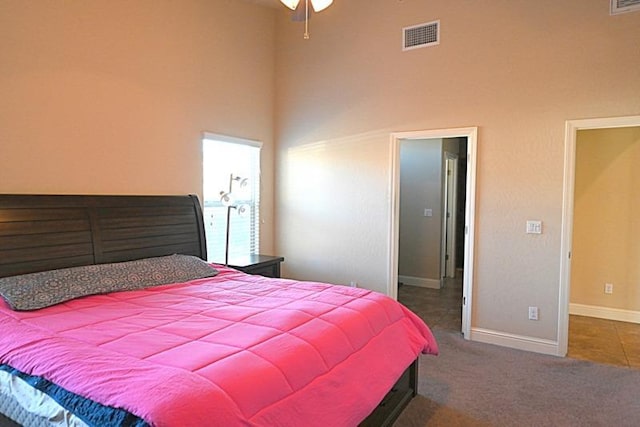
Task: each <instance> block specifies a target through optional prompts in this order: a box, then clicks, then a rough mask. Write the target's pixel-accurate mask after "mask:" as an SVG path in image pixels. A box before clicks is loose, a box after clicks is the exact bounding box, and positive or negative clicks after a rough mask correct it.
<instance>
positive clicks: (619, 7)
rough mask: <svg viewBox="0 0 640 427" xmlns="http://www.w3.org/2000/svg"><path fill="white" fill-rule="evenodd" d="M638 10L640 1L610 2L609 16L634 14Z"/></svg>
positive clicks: (622, 0)
mask: <svg viewBox="0 0 640 427" xmlns="http://www.w3.org/2000/svg"><path fill="white" fill-rule="evenodd" d="M639 10H640V0H611V14H612V15H617V14H618V13H625V12H636V11H639Z"/></svg>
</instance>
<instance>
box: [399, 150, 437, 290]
mask: <svg viewBox="0 0 640 427" xmlns="http://www.w3.org/2000/svg"><path fill="white" fill-rule="evenodd" d="M442 150H443V140H442V139H428V140H425V139H411V140H403V141H401V143H400V232H399V246H398V247H399V249H398V250H399V252H398V275H399V276H408V277H407V278H404V277H401V278H400V279H399V280H400V281H402V282H405V283H409V284H416V283H414V282H417V284H419V283H420V280H415V279H426V280H428V281H429V282H431V283H423V285H431V286H433V285H434V282H435V284H437V285H439V283H440V245H441V241H442V173H443V172H442V152H443V151H442ZM425 209H431V212H432V215H433V216H430V217H427V216H425V215H424V210H425ZM438 287H439V286H438Z"/></svg>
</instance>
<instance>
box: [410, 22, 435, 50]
mask: <svg viewBox="0 0 640 427" xmlns="http://www.w3.org/2000/svg"><path fill="white" fill-rule="evenodd" d="M437 44H440V21H433V22H427V23H426V24H419V25H413V26H411V27H405V28H403V29H402V50H411V49H417V48H419V47H427V46H434V45H437Z"/></svg>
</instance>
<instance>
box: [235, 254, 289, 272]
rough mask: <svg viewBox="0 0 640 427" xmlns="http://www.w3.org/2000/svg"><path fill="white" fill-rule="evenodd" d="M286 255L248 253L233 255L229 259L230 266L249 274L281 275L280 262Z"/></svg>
mask: <svg viewBox="0 0 640 427" xmlns="http://www.w3.org/2000/svg"><path fill="white" fill-rule="evenodd" d="M283 261H284V257H281V256H271V255H258V254H253V255H246V256H241V257H237V256H236V257H233V258H231V259H230V260H229V267H231V268H235V269H236V270H240V271H243V272H245V273H247V274H257V275H259V276H265V277H280V263H281V262H283Z"/></svg>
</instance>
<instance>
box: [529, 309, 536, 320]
mask: <svg viewBox="0 0 640 427" xmlns="http://www.w3.org/2000/svg"><path fill="white" fill-rule="evenodd" d="M529 320H538V307H529Z"/></svg>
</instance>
